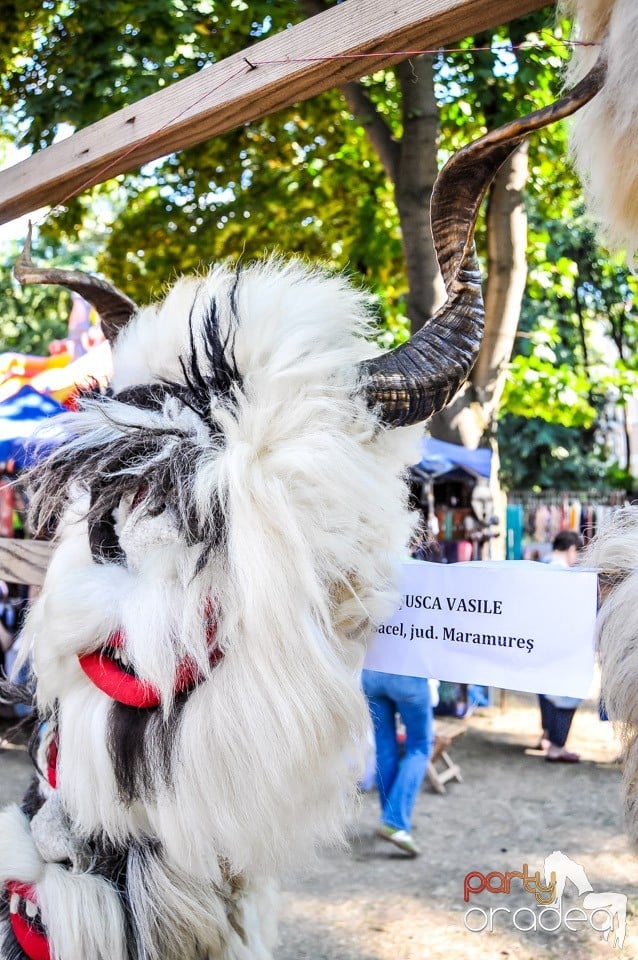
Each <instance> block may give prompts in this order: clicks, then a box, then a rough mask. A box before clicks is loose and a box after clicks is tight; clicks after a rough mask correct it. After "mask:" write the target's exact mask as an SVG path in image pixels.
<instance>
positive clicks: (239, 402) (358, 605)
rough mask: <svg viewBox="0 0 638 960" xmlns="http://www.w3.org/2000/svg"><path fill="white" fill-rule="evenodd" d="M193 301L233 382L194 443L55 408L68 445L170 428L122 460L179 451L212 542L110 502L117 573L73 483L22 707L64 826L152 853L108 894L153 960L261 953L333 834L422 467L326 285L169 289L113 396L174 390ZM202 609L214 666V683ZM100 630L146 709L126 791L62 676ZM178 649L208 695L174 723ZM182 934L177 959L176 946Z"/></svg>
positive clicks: (280, 270)
mask: <svg viewBox="0 0 638 960" xmlns="http://www.w3.org/2000/svg"><path fill="white" fill-rule="evenodd" d="M211 304H214V307H215V313H216V317H217V322H218V325H219V330H220V338H221V341H222V342H224V341H227V342H228V346H227V348H226V349H227V352H228V353H230V354H232V356H233V358H234V364H235V365H236V369H237V371H238V372H239V375H240V378H241V380H240V382H238V383H236V384H235V386H234V387H233V396H232V398H231V400H230V401H229V402H226V403H224V402H222V401H220V399H219V397H218V396H216V395H215V394H214V393H212V392H211V394H210V396H209V398H208V405H209V415H210V419H211V422H212V423H214V424H215V430H216V434H215V436H214V438H213V439H211V433H210V431H209V429H208V428H207V426H206V424H205V423H204V422H203V420H202V419H201V417H200V416H199V415H198V414H196V413H195V412H194V411H193V410H191V409H189V408H188V407H184V405H183V404H181V403H179V402H178V401H177V400H176V399H175V398H173V397H172V398H169V399H167V400H166V401H165V402H164V403H163V404H162V405H161V407H160V408H159V409H153V410H149V409H142V408H138V407H136V406H134V405H130V404H124V403H121V402H119V401H118V400H117V398H116V399H114V400H112V401H108V402H100V403H89V404H88V405H87V406H86V408H85V409H84V410H83V411H81V412H80V413H77V414H73V415H72V417H70V418H69V420H68V426H69V430H72V431H73V437H72V438H71V439H69V441H68V445H69V449H74V450H77V451H79V452H83V451H84V450H88V449H89V448H91V449H95V448H96V447H100V445H107V444H109V443H111V444H113V443H115V444H117V443H118V442H119V440H120V438H121V439H122V440H124V438H125V436H127V435H130V433H131V431H135V430H137V431H140V430H142V431H149V432H151V433H152V431H154V430H161V431H165V433H166V436H167V437H169V438H171V437H172V438H174V439H169V441H167V445H166V448H165V449H163V450H162V451H161V453H159V454H157V455H156V459H155V460H154V461H153V460H144V459H140V460H139V462H136V463H135V464H134V465H133V467H132V469H133V470H134V471H135V472H136V473H137V474H138V475H139V477H140V480H142V479H143V478H144V477H149V476H151V475H152V472H153V470H154V465H155V464H157V463H158V462H159V459H157V458H167V457H169V458H170V457H178V456H179V455H180V446H181V444H183V442H185V440H188V442H189V443H190V447H189V450H191V451H192V462H191V463H190V475H191V483H192V489H193V502H194V504H195V510H196V513H197V520H198V523H199V525H200V526H201V527H202V528H204V527H205V525H206V524H207V523H210V515H211V504H212V503H216V504H218V505H219V511H218V516H219V517H221V522H222V523H223V528H224V530H223V537H222V538H221V541H220V544H219V547H218V548H217V549H215V550H213V551H212V552H211V553H210V554H209V555H208V557H207V559H206V563H205V564H204V566H203V568H202V569H201V570H200V571H199V572H196V570H197V561H198V558H199V557H200V552H201V551H200V549H199V547H198V545H197V544H195V545H189V544H188V543H187V542H186V541H185V539H184V534H183V531H182V530H181V528H180V526H179V523H177V522H176V521H175V520H174V519H173V518H172V517H171V516H170V514H169V511H168V510H166V511H164V512H162V513H160V514H159V516H153V515H149V514H148V513H147V512H145V510H144V508H143V505H142V506H139V505H138V504H136V503H134V502H132V499H131V497H125V498H123V499H122V501H121V503H120V504H119V506H118V507H117V510H116V524H115V529H116V531H117V535H118V538H119V542H120V544H121V547H122V548H123V550H124V552H125V554H126V565H119V564H113V563H106V564H105V563H96V562H94V559H93V558H92V554H91V549H90V547H89V537H88V524H87V519H86V513H87V509H88V505H89V501H88V493H87V491H85V490H82V489H76V490H75V491H72V492H71V495H70V500H69V504H68V506H67V509H66V514H65V516H64V519H63V522H62V523H61V525H60V530H59V534H58V539H57V547H56V550H55V553H54V555H53V559H52V562H51V565H50V567H49V570H48V574H47V578H46V582H45V584H44V588H43V591H42V594H41V596H40V598H39V599H38V600H37V601H36V602H35V604H34V605H33V607H32V609H31V611H30V614H29V616H28V618H27V622H26V626H25V629H24V635H23V637H24V639H23V645H22V646H23V651H24V653H25V654H26V653H27V652H28V651H29V650H30V651H31V653H32V654H33V663H34V670H35V674H36V677H37V696H38V706H39V708H40V710H41V711H42V712H43V713H44V714H45V715H46V714H47V713H50V712H55V713H56V715H57V720H58V724H59V760H58V787H59V791H60V793H61V796H62V799H63V802H64V804H65V807H66V808H67V810H68V812H69V815H70V816H71V819H72V822H73V825H74V829H76V830H77V831H79V833H80V834H82V835H86V836H88V835H98V836H103V837H105V838H108V840H110V841H113V842H115V843H117V844H124V845H126V844H129V843H131V842H135V841H137V842H140V843H142V845H143V844H144V842H145V840H150V841H151V842H152V843H154V844H155V843H159V848H160V849H161V856H160V855H158V856H152V857H144V856H140V857H137V858H136V857H135V856H134V855H133V854H132V859H131V861H130V863H129V879H128V881H127V883H128V888H127V893H128V896H129V898H130V903H131V906H132V911H133V913H134V915H135V917H136V922H137V923H138V926H139V929H140V931H143V939H144V941H145V943H146V946H145V947H144V949H145V950H146V951H147V954H146V955H147V956H148V957H149V958H150V960H155V958H158V960H159V957H162V958H164V957H165V958H173V957H175V958H178V957H179V958H181V957H182V956H188V957H190V956H191V955H192V956H195V951H196V949H197V948H199V949H200V950H208V951H209V952H208V953H205V952H203V953H201V955H202V956H204V955H206V956H210V957H218V956H220V957H221V956H223V957H224V958H225V960H244V958H248V957H252V958H262V957H263V958H267V957H268V956H269V950H270V946H271V944H272V941H273V933H272V926H273V919H272V918H273V910H272V904H271V899H272V898H271V894H270V892H269V889H270V885H269V882H268V881H267V879H265V878H267V877H269V876H273V875H277V874H278V873H279V872H280V871H281V870H282V869H285V868H287V867H289V866H290V865H292V864H295V863H299V862H300V860H305V859H307V857H308V856H309V855H310V854H311V853H312V850H313V848H314V846H315V844H316V843H317V841H319V840H339V839H340V838H341V837H342V830H343V825H344V821H345V816H346V811H347V810H348V808H349V807H350V805H351V803H352V800H353V797H354V793H355V784H356V781H357V777H358V771H359V769H360V761H361V756H360V755H361V752H362V750H363V748H364V746H365V737H366V729H367V722H368V715H367V707H366V704H365V701H364V699H363V696H362V694H361V691H360V681H359V672H360V667H361V663H362V658H363V652H364V647H363V641H364V640H365V638H366V637H367V636H368V635H369V633H370V632H371V630H372V629H373V626H374V624H376V623H377V622H379V621H380V620H381V619H382V618H383V617H384V616H386V615H387V614H388V613H389V612H391V610H392V608H393V604H394V603H395V600H396V593H395V564H396V558H397V556H398V555H399V554H400V553H401V552H402V550H403V549H404V548H405V546H406V544H407V542H408V540H409V538H410V536H411V534H412V531H413V519H412V517H411V515H410V514H409V512H408V510H407V490H406V486H405V483H404V481H403V479H402V474H403V472H404V470H405V468H406V467H407V466H408V465H409V464H411V463H415V462H416V461H417V460H418V459H419V452H418V440H419V437H420V435H421V432H422V429H421V428H420V427H411V428H403V429H395V430H390V431H389V430H386V429H385V428H383V427H382V426H381V425H380V424H379V422H378V420H377V417H376V415H375V413H374V412H373V411H370V410H369V409H368V407H367V406H366V403H365V400H364V397H363V396H362V394H361V392H360V391H359V389H358V383H357V363H358V362H359V361H360V360H361V359H362V357H364V356H368V355H370V347H369V345H368V344H367V343H366V341H365V339H364V337H365V335H366V333H367V332H368V316H367V312H366V304H365V300H364V298H363V297H362V295H360V294H359V293H358V292H356V291H355V290H353V289H352V287H350V286H349V285H347V284H346V283H345V282H344V280H343V279H341V278H335V277H330V276H326V275H325V274H324V273H322V272H320V271H317V270H309V269H308V268H306V267H304V266H302V265H301V264H300V263H296V262H292V263H286V264H282V263H279V262H277V261H273V260H271V261H268V262H266V263H264V264H261V265H256V266H251V267H248V268H245V269H243V270H242V271H241V272H240V273H239V274H237V273H235V272H233V271H231V270H229V269H227V268H224V267H216V268H215V269H213V270H212V271H211V272H210V274H209V275H208V276H207V277H205V278H204V279H201V280H193V279H185V280H181V281H179V282H178V283H177V284H176V285H175V287H174V288H173V289H172V290H171V291H170V292H169V294H168V296H167V298H166V300H165V301H164V303H163V304H161V305H160V306H159V307H148V308H145V309H142V310H141V311H140V312H139V313H138V315H137V316H136V317H135V318H134V319H133V320H132V322H131V323H130V324H129V326H128V327H127V328H126V329H125V330H124V332H123V333H122V334H121V336H120V337H119V339H118V341H117V342H116V345H115V350H114V371H115V373H114V379H113V384H112V386H113V389H114V391H115V392H116V393H117V392H118V391H121V390H124V389H126V388H129V387H131V386H136V385H139V384H148V383H151V382H157V381H159V380H168V381H171V382H173V383H175V382H177V383H185V374H184V370H183V369H182V366H181V365H180V363H179V359H178V358H179V357H180V356H181V357H182V358H188V356H189V354H190V353H191V352H192V350H193V349H194V352H195V354H196V359H197V363H198V364H199V366H200V368H201V369H202V370H203V371H205V370H206V369H207V366H208V364H209V357H207V353H206V342H205V340H206V333H205V330H204V326H205V318H206V315H207V314H209V313H210V310H211ZM189 318H190V320H189ZM191 327H192V340H193V342H192V344H191V329H190V328H191ZM158 332H161V335H159V336H158ZM180 437H181V438H182V439H181V440H180ZM207 604H208V606H209V608H210V605H211V604H212V608H213V609H214V611H215V616H216V618H217V642H218V643H219V644H220V646H221V647H222V649H223V651H224V658H223V660H222V661H221V663H219V664H218V665H217V666H215V667H214V669H211V667H210V665H209V650H208V647H207V641H206V623H205V615H206V614H205V611H206V609H207ZM116 630H121V631H122V632H123V635H124V637H125V652H126V655H127V657H128V659H129V662H130V666H131V668H132V669H133V670H134V671H135V675H136V676H137V677H138V678H139V679H141V680H143V681H145V682H147V683H149V684H152V685H153V686H154V687H155V688H156V689H157V690H158V691H159V693H160V695H161V699H162V705H161V707H158V708H157V709H156V710H154V711H153V717H152V718H151V719H150V720H149V721H148V723H147V725H146V727H145V729H144V730H143V731H142V733H141V734H140V736H142V737H143V738H144V742H143V749H142V750H141V751H140V761H141V763H142V764H143V766H144V770H143V773H142V774H141V775H140V780H139V784H138V786H139V790H138V791H137V795H136V796H135V797H130V796H122V790H121V789H120V787H121V785H120V784H119V783H118V776H117V772H116V767H117V757H116V756H115V754H114V751H115V753H117V750H118V749H119V747H118V745H117V744H114V741H113V732H112V729H111V724H112V710H113V702H112V700H111V699H110V698H109V697H108V696H107V695H106V694H105V693H103V692H102V691H101V690H99V689H98V688H97V687H96V686H95V685H94V684H93V683H92V682H91V680H90V679H89V678H88V677H87V676H86V674H85V673H84V671H83V670H82V669H81V667H80V664H79V661H78V655H82V654H85V653H88V652H91V651H96V650H99V649H100V648H102V647H103V645H104V644H105V642H106V640H107V638H108V637H109V635H110V634H111V633H113V632H114V631H116ZM185 656H188V657H190V658H191V659H192V660H193V661H195V662H196V664H197V665H198V667H199V669H200V672H201V673H202V674H203V676H204V680H203V682H200V683H199V685H198V686H197V687H196V688H195V689H194V690H193V691H192V692H191V693H190V694H189V695H188V697H187V699H186V701H185V702H184V703H180V704H179V706H178V705H176V704H174V702H173V700H174V698H173V690H174V686H175V679H176V675H177V671H178V667H179V664H180V662H181V661H182V660H183V659H184V657H185ZM131 736H132V737H135V736H136V734H135V733H134V732H132V733H131ZM229 876H230V877H235V878H237V877H239V878H241V884H240V886H239V888H238V891H237V893H236V894H235V895H234V901H236V902H237V908H236V911H237V916H236V918H235V920H234V921H233V920H231V921H229V920H228V917H227V913H228V910H229V907H228V901H227V900H226V899H225V894H224V893H223V892H219V891H223V890H224V885H225V884H227V883H228V882H229V881H228V880H227V878H228V877H229ZM211 884H212V885H214V888H215V890H216V891H218V892H217V893H215V892H214V891H213V888H212V887H211ZM180 911H181V913H180ZM167 916H168V917H171V920H172V922H174V929H173V930H172V931H171V928H170V925H166V924H164V925H163V924H162V917H167ZM229 924H230V925H229ZM234 924H236V925H237V926H238V927H241V928H242V930H243V934H242V936H239V935H238V934H237V933H236V932H235V933H233V930H234V929H235V927H234ZM188 931H190V933H189V932H188ZM185 937H190V939H189V940H188V942H189V943H191V946H192V949H191V948H189V949H188V950H187V949H186V946H187V945H186V946H184V945H183V946H182V948H181V949H182V952H180V947H179V943H181V942H182V941H183V940H184V938H185ZM180 938H181V939H180ZM189 951H190V952H189ZM86 955H87V956H88V955H90V954H89V953H87V954H86ZM197 955H198V956H199V955H200V954H199V953H198V954H197Z"/></svg>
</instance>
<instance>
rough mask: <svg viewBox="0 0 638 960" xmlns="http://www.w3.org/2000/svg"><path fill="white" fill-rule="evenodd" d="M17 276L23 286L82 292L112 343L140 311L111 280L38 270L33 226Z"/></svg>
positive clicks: (17, 267) (21, 257) (74, 273)
mask: <svg viewBox="0 0 638 960" xmlns="http://www.w3.org/2000/svg"><path fill="white" fill-rule="evenodd" d="M13 275H14V277H15V278H16V280H17V281H18V282H19V283H23V284H24V283H57V284H60V286H62V287H67V288H68V289H69V290H73V291H74V293H79V294H80V296H82V297H84V299H85V300H87V301H88V302H89V303H90V304H91V306H92V307H95V309H96V310H97V312H98V313H99V315H100V320H101V323H102V331H103V333H104V336H105V337H106V338H107V340H109V341H110V342H111V343H113V341H114V340H115V338H116V337H117V335H118V333H119V332H120V330H122V328H123V327H125V326H126V324H127V323H128V322H129V320H130V319H131V317H132V316H133V314H134V313H135V312H136V310H137V307H136V305H135V304H134V303H133V301H132V300H129V298H128V297H127V296H126V295H125V294H124V293H122V292H121V291H120V290H118V289H117V287H114V286H113V284H112V283H109V282H108V280H101V279H100V278H99V277H92V276H89V275H88V274H85V273H80V272H79V271H78V270H59V269H57V268H55V267H36V265H35V264H34V263H33V260H32V259H31V224H29V230H28V233H27V239H26V241H25V244H24V249H23V251H22V253H21V254H20V256H19V257H18V259H17V260H16V262H15V266H14V268H13Z"/></svg>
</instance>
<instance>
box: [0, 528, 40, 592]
mask: <svg viewBox="0 0 638 960" xmlns="http://www.w3.org/2000/svg"><path fill="white" fill-rule="evenodd" d="M52 552H53V544H52V543H50V542H49V541H48V540H12V539H9V538H7V537H0V579H1V580H6V581H7V583H27V584H29V586H40V585H41V584H42V583H43V581H44V576H45V574H46V572H47V567H48V565H49V560H50V558H51V553H52Z"/></svg>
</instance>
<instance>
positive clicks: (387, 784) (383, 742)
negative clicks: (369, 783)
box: [362, 670, 432, 832]
mask: <svg viewBox="0 0 638 960" xmlns="http://www.w3.org/2000/svg"><path fill="white" fill-rule="evenodd" d="M362 683H363V689H364V692H365V694H366V696H367V698H368V704H369V707H370V715H371V717H372V722H373V725H374V735H375V744H376V751H377V786H378V789H379V801H380V803H381V820H382V822H383V823H386V824H388V825H389V826H391V827H396V829H398V830H407V831H408V832H409V831H410V828H411V817H412V809H413V807H414V803H415V801H416V798H417V795H418V792H419V789H420V787H421V784H422V783H423V778H424V776H425V772H426V770H427V766H428V759H429V756H430V752H431V749H432V704H431V701H430V688H429V685H428V681H427V680H425V679H424V678H423V677H402V676H399V675H398V674H390V673H379V672H377V671H373V670H364V671H363V675H362ZM397 713H398V714H399V715H400V717H401V719H402V720H403V723H404V725H405V730H406V742H405V753H404V755H403V757H402V758H399V748H398V745H397V738H396V719H395V716H396V714H397Z"/></svg>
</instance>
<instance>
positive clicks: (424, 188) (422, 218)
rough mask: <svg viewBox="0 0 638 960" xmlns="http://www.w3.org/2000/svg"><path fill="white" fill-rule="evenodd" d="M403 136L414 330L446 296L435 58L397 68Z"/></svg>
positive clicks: (402, 185) (400, 182) (400, 175)
mask: <svg viewBox="0 0 638 960" xmlns="http://www.w3.org/2000/svg"><path fill="white" fill-rule="evenodd" d="M397 76H398V78H399V83H400V85H401V103H402V117H403V137H402V139H401V150H400V154H399V162H398V167H397V172H396V178H395V191H394V195H395V202H396V205H397V210H398V212H399V220H400V223H401V237H402V243H403V253H404V256H405V262H406V269H407V275H408V300H407V314H408V317H409V318H410V329H411V332H412V333H413V334H414V333H416V331H417V330H420V329H421V327H422V326H423V324H424V323H425V322H426V320H428V319H429V317H431V316H432V314H433V313H434V312H435V311H436V310H437V309H438V307H440V306H441V304H442V303H443V301H444V300H445V288H444V286H443V279H442V277H441V273H440V271H439V267H438V264H437V260H436V253H435V251H434V242H433V240H432V231H431V228H430V199H431V197H432V187H433V186H434V181H435V180H436V177H437V172H438V165H437V143H438V135H439V115H438V108H437V104H436V99H435V97H434V76H433V59H432V56H430V55H429V54H428V55H425V56H420V57H413V58H411V59H410V60H405V61H404V62H403V63H400V64H399V66H398V67H397Z"/></svg>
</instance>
